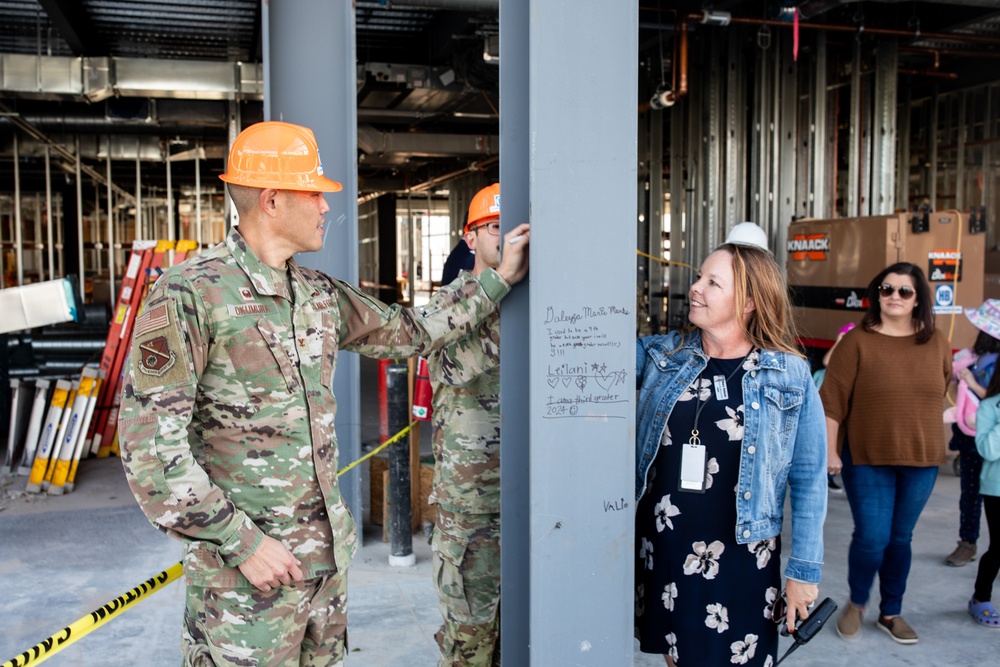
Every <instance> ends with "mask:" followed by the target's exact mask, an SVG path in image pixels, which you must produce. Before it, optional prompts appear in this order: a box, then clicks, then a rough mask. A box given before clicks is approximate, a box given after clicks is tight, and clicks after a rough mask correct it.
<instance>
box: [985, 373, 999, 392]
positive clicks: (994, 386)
mask: <svg viewBox="0 0 1000 667" xmlns="http://www.w3.org/2000/svg"><path fill="white" fill-rule="evenodd" d="M997 394H1000V373H997V372H996V371H994V372H993V377H991V378H990V381H989V382H988V383H986V396H983V398H989V397H990V396H996V395H997Z"/></svg>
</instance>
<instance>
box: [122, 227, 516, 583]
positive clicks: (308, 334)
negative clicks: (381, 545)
mask: <svg viewBox="0 0 1000 667" xmlns="http://www.w3.org/2000/svg"><path fill="white" fill-rule="evenodd" d="M287 276H288V277H287V278H286V277H284V276H283V275H282V274H281V273H280V272H278V271H275V270H273V269H271V268H270V267H268V266H266V265H264V264H263V263H262V262H261V261H260V260H259V259H258V258H257V257H256V256H255V255H254V254H253V252H252V251H251V250H250V249H249V248H248V247H247V245H246V242H245V241H244V240H243V237H242V236H240V234H239V231H238V230H237V229H235V228H234V229H233V230H232V231H231V232H230V234H229V236H228V238H227V239H226V241H225V242H224V243H221V244H219V245H218V246H215V247H214V248H211V249H209V250H207V251H206V252H205V253H203V254H201V255H199V256H197V257H195V258H193V259H191V260H188V261H187V262H184V263H183V264H181V265H179V266H177V267H174V268H171V269H169V270H168V271H167V272H166V273H165V274H164V275H163V276H162V277H161V278H160V279H159V280H158V281H157V283H156V285H155V286H154V287H153V289H152V291H151V292H150V294H149V297H148V298H147V300H146V307H145V311H144V312H143V313H142V314H141V315H140V316H139V318H138V319H137V320H136V323H135V333H134V335H133V343H132V350H131V353H130V356H129V361H128V364H127V365H126V368H125V378H124V387H123V391H122V400H121V412H120V415H119V438H120V442H121V450H122V460H123V463H124V466H125V472H126V476H127V478H128V481H129V485H130V486H131V488H132V491H133V493H134V494H135V497H136V500H137V501H138V502H139V505H140V506H141V507H142V509H143V511H144V512H145V513H146V515H147V516H148V517H149V518H150V521H151V522H152V523H153V525H154V526H156V527H157V528H159V529H160V530H162V531H164V532H165V533H167V534H169V535H171V536H173V537H177V538H179V539H181V540H183V541H185V542H186V543H187V553H186V556H185V572H186V574H187V580H188V582H189V583H191V584H195V585H205V586H219V587H244V586H250V584H249V582H248V581H247V580H246V578H244V577H243V575H242V574H241V573H240V572H239V570H238V569H237V567H236V566H238V565H239V564H240V563H242V562H243V561H245V560H246V559H247V558H248V557H249V556H250V555H251V554H252V553H253V551H254V549H256V548H257V546H258V545H259V544H260V542H261V541H262V540H263V535H264V534H267V535H270V536H271V537H273V538H275V539H278V540H280V541H282V542H283V543H284V544H285V546H286V547H287V548H288V549H290V550H291V552H292V553H293V554H294V555H295V556H296V557H297V558H298V559H299V560H300V561H302V564H303V572H304V574H305V575H306V577H319V576H325V575H326V574H329V573H331V572H333V571H335V570H334V566H335V567H336V570H339V571H346V568H347V565H348V562H349V561H350V559H351V557H352V556H353V555H354V552H355V550H356V548H357V530H356V527H355V524H354V520H353V518H352V517H351V515H350V512H349V511H348V509H347V506H346V505H345V504H344V501H343V499H342V498H341V495H340V490H339V488H338V485H337V473H336V466H337V439H336V435H335V433H334V414H335V413H336V408H337V404H336V400H335V398H334V395H333V390H332V387H333V376H334V371H335V366H336V361H337V352H338V350H340V349H347V350H353V351H355V352H360V353H362V354H366V355H370V356H410V355H413V354H426V353H429V352H430V351H431V350H432V349H433V347H434V345H441V344H447V343H448V342H450V341H452V340H455V339H457V338H460V337H461V336H464V335H466V334H468V333H469V332H471V331H473V330H474V329H475V327H476V325H477V323H478V322H479V321H480V320H481V319H482V318H483V317H485V316H486V315H488V314H489V313H491V312H493V311H495V309H496V303H497V302H498V301H499V300H500V299H501V298H502V297H503V296H504V295H505V294H506V293H507V291H508V290H509V289H510V288H509V286H508V285H507V284H506V282H505V281H504V280H503V279H502V278H501V277H500V276H499V274H497V273H496V272H488V273H486V274H483V275H481V276H480V277H479V279H478V280H476V279H467V280H464V281H456V282H454V283H452V284H451V285H450V286H449V287H447V288H445V289H443V290H441V291H440V292H438V294H437V295H435V297H434V298H433V299H432V300H431V302H430V303H429V304H427V305H426V306H424V307H422V308H417V309H412V310H407V309H403V308H401V307H399V306H396V305H393V306H386V305H385V304H383V303H381V302H379V301H376V300H375V299H372V298H370V297H369V296H367V295H365V294H363V293H362V292H360V291H358V290H357V289H355V288H354V287H352V286H351V285H348V284H346V283H343V282H341V281H339V280H336V279H334V278H331V277H329V276H327V275H325V274H323V273H320V272H319V271H315V270H312V269H308V268H304V267H300V266H298V265H297V264H295V262H294V261H291V260H290V261H289V262H288V272H287Z"/></svg>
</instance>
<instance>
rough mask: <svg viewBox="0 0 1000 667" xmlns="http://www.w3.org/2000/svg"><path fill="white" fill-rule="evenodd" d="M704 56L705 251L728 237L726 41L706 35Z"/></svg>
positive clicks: (703, 165) (702, 186) (703, 199)
mask: <svg viewBox="0 0 1000 667" xmlns="http://www.w3.org/2000/svg"><path fill="white" fill-rule="evenodd" d="M701 41H702V48H701V52H702V56H703V57H707V58H708V81H707V93H708V94H707V95H705V96H704V97H703V98H702V107H701V111H702V113H701V115H702V116H704V117H706V118H707V122H706V123H704V125H703V126H702V129H701V132H702V134H701V141H702V173H701V188H702V190H701V198H702V202H701V203H702V211H703V216H702V225H703V228H704V232H705V233H704V237H703V238H704V245H703V247H702V250H703V251H705V252H706V254H707V252H708V250H709V249H711V248H715V247H716V246H717V245H719V243H720V242H721V241H722V239H723V238H725V235H724V234H723V233H720V232H722V231H723V230H722V229H721V227H722V215H721V206H720V204H721V202H720V201H719V193H720V189H721V188H720V183H719V181H722V180H724V179H723V175H722V173H723V172H722V147H721V145H720V144H721V140H722V138H723V137H724V136H725V130H724V129H723V126H722V119H723V114H722V113H721V110H722V90H721V88H722V70H721V67H720V63H721V61H722V40H721V39H719V38H716V39H709V40H707V41H708V44H707V45H706V44H705V43H704V42H705V40H704V38H702V40H701Z"/></svg>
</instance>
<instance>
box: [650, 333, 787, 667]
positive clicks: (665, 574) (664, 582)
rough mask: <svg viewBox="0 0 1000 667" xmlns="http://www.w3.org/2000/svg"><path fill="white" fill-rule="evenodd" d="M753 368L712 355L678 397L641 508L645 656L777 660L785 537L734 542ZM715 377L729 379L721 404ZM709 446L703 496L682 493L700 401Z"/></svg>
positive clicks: (751, 362)
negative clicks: (776, 610)
mask: <svg viewBox="0 0 1000 667" xmlns="http://www.w3.org/2000/svg"><path fill="white" fill-rule="evenodd" d="M756 364H757V352H752V353H751V354H750V356H748V357H747V358H745V359H711V360H710V361H709V363H708V367H707V368H706V369H705V371H704V372H703V373H702V374H701V376H700V377H699V378H698V379H696V380H695V381H694V382H693V383H692V384H691V385H690V386H689V387H688V388H687V389H686V390H685V391H684V393H683V394H682V395H681V397H680V399H678V401H677V403H676V405H675V406H674V409H673V412H672V413H671V415H670V419H669V420H668V422H667V427H666V429H664V432H663V436H662V439H661V441H660V450H659V452H658V453H657V455H656V460H655V461H654V463H653V466H652V467H651V468H650V470H649V475H648V478H647V480H646V493H645V494H644V495H643V497H642V499H641V500H640V501H639V504H638V507H637V508H636V542H637V544H636V566H635V573H636V577H635V578H636V595H635V617H636V624H635V627H636V636H637V637H638V638H639V644H640V648H641V650H642V651H643V652H645V653H663V654H667V655H670V656H671V657H672V658H673V660H674V662H675V663H676V664H677V665H678V667H681V666H684V667H687V666H689V665H694V666H699V667H701V666H716V665H729V664H732V665H762V666H764V667H770V666H771V665H773V664H774V661H775V653H776V652H777V649H778V632H777V626H776V625H775V623H774V621H773V620H772V619H771V609H772V607H773V606H774V601H775V599H776V598H777V597H778V596H779V595H780V588H779V587H780V585H781V573H780V566H781V563H780V561H781V558H780V537H776V538H772V539H768V540H762V541H760V542H753V543H751V544H738V543H737V542H736V487H737V483H738V478H739V467H740V448H741V447H742V441H743V415H744V407H743V390H742V381H743V375H744V374H745V373H746V370H747V369H748V368H751V367H754V366H756ZM713 378H719V379H720V380H722V379H724V378H729V380H728V382H727V383H726V386H727V389H728V398H725V399H724V400H719V397H718V396H717V395H716V390H715V385H714V382H713ZM699 402H702V403H703V405H702V410H701V414H700V416H699V418H698V425H699V426H698V430H699V432H700V439H701V442H702V443H703V444H704V445H705V446H706V448H707V449H706V460H707V478H706V486H707V488H706V490H705V493H690V492H685V491H680V490H679V488H678V483H679V472H678V471H679V470H680V463H681V449H682V447H681V445H682V444H683V443H685V442H687V441H688V439H689V438H690V436H691V428H692V426H693V425H694V420H695V409H696V406H697V405H698V404H699Z"/></svg>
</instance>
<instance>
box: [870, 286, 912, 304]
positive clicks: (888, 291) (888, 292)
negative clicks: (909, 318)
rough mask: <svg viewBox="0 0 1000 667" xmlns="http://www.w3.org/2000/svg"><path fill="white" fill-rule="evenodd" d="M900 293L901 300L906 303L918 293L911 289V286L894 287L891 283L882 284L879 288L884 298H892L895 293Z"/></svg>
mask: <svg viewBox="0 0 1000 667" xmlns="http://www.w3.org/2000/svg"><path fill="white" fill-rule="evenodd" d="M896 291H898V292H899V298H900V299H903V300H904V301H908V300H909V299H912V298H913V297H914V296H916V295H917V291H916V290H915V289H913V288H912V287H910V286H909V285H901V286H900V287H894V286H892V285H890V284H889V283H882V284H881V285H879V286H878V293H879V294H881V295H882V296H884V297H890V296H892V294H893V292H896Z"/></svg>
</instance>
